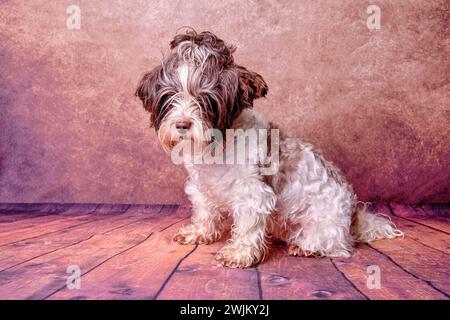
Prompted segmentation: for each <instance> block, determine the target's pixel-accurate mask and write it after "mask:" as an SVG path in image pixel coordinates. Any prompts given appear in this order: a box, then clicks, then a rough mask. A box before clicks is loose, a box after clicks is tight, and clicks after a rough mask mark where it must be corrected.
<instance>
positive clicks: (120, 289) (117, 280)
mask: <svg viewBox="0 0 450 320" xmlns="http://www.w3.org/2000/svg"><path fill="white" fill-rule="evenodd" d="M189 214H190V209H186V208H179V209H178V210H177V211H176V212H175V213H172V214H166V215H163V217H161V219H160V220H159V221H158V222H157V224H156V225H153V226H152V230H153V232H154V233H153V234H152V235H151V236H150V237H149V238H148V239H147V240H146V241H144V242H142V243H140V244H139V245H138V246H135V247H133V248H132V249H130V250H128V251H127V252H124V253H122V254H120V255H118V256H116V257H114V258H113V259H110V260H108V261H107V262H105V263H104V264H102V265H100V266H98V267H96V268H95V269H94V270H92V271H90V272H89V273H88V274H85V275H84V276H83V277H82V279H81V281H82V282H81V283H82V285H81V289H80V290H68V289H66V288H63V289H62V290H60V291H59V292H57V293H55V294H53V295H52V296H50V297H49V298H50V299H129V298H133V299H153V298H155V296H156V295H157V293H158V291H159V290H160V289H161V287H162V286H163V284H164V282H165V281H166V280H167V279H168V277H169V276H170V275H171V273H172V271H173V270H174V268H175V266H176V264H177V262H178V261H179V260H180V259H182V258H183V257H185V256H186V255H187V254H189V253H190V252H191V251H192V250H193V249H194V247H192V246H181V245H179V244H177V243H175V242H173V241H172V236H173V234H174V233H175V231H176V230H177V229H178V228H179V227H180V226H181V225H182V224H183V223H186V218H187V217H188V216H189Z"/></svg>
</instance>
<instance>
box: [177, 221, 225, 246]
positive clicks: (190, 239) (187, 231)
mask: <svg viewBox="0 0 450 320" xmlns="http://www.w3.org/2000/svg"><path fill="white" fill-rule="evenodd" d="M218 237H219V235H218V234H206V233H205V232H204V231H203V228H202V227H201V226H197V225H195V224H189V225H187V226H184V227H181V228H180V229H179V230H178V232H177V233H176V234H175V236H174V237H173V240H174V241H176V242H178V243H179V244H210V243H213V242H214V241H216V240H217V238H218Z"/></svg>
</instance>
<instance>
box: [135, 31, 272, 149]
mask: <svg viewBox="0 0 450 320" xmlns="http://www.w3.org/2000/svg"><path fill="white" fill-rule="evenodd" d="M170 48H171V49H172V51H171V53H170V55H168V56H167V57H165V58H164V60H163V62H162V64H161V65H159V66H157V67H155V68H154V69H153V70H151V71H150V72H148V73H146V74H145V75H144V76H143V78H142V79H141V81H140V83H139V85H138V88H137V90H136V96H138V97H139V98H140V99H141V101H142V103H143V105H144V108H145V109H146V110H147V111H149V112H150V114H151V116H150V121H151V125H153V126H154V127H155V129H156V131H157V133H158V138H159V139H160V141H161V143H162V145H163V147H164V149H165V150H166V151H170V150H171V149H172V148H173V147H174V146H175V145H176V144H177V143H178V142H179V141H181V140H183V139H191V140H192V141H194V142H195V143H198V144H199V145H201V144H202V142H201V141H204V140H202V139H204V137H203V134H204V132H205V131H206V130H208V129H212V128H215V129H219V130H221V131H222V132H223V131H224V130H226V129H228V128H230V127H231V125H232V122H233V120H234V119H235V118H236V117H237V116H239V114H240V113H241V111H242V110H243V109H245V108H251V107H252V106H253V100H254V99H256V98H259V97H264V96H265V95H266V93H267V91H268V88H267V84H266V82H265V81H264V79H263V78H262V77H261V76H260V75H259V74H257V73H255V72H252V71H249V70H247V69H246V68H244V67H242V66H239V65H237V64H235V63H234V59H233V53H234V51H235V48H234V47H232V46H229V45H227V44H225V43H224V42H223V41H222V40H221V39H219V38H217V37H216V36H215V35H214V34H212V33H211V32H202V33H200V34H197V33H196V32H195V31H188V32H186V33H185V34H179V35H176V36H175V38H174V39H173V40H172V41H171V42H170Z"/></svg>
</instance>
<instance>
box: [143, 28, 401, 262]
mask: <svg viewBox="0 0 450 320" xmlns="http://www.w3.org/2000/svg"><path fill="white" fill-rule="evenodd" d="M170 49H171V51H170V54H168V55H166V56H165V57H164V58H163V61H162V63H161V64H160V65H158V66H156V67H155V68H154V69H153V70H151V71H150V72H147V73H145V74H144V75H143V77H142V79H141V80H140V82H139V84H138V88H137V90H136V96H137V97H139V99H140V100H141V101H142V104H143V106H144V108H145V110H147V111H149V112H150V122H151V125H152V126H154V127H155V129H156V132H157V135H158V138H159V140H160V142H161V144H162V146H163V148H164V150H166V151H167V152H173V150H174V149H176V148H177V147H179V146H180V145H183V144H185V143H187V142H192V145H190V147H188V148H187V149H185V150H184V151H185V152H183V154H184V155H186V154H187V155H189V154H190V155H192V154H202V152H204V151H205V150H206V149H208V148H207V147H208V146H209V145H211V143H212V144H213V145H214V144H215V145H221V147H220V148H216V151H215V152H216V153H217V150H218V151H227V150H229V149H232V146H234V144H233V143H234V142H233V143H231V144H229V143H228V142H229V141H228V140H231V139H230V138H229V137H228V135H227V137H226V139H224V140H226V142H227V144H226V146H223V144H220V143H219V142H221V141H220V138H218V139H212V138H211V135H206V134H205V132H206V131H208V130H209V129H216V130H218V131H219V132H220V133H225V132H226V131H228V130H230V129H233V130H241V131H242V130H250V129H257V130H260V129H264V130H269V131H270V132H272V131H274V130H278V131H277V132H279V128H277V127H276V126H275V125H273V124H272V123H271V122H269V121H267V120H266V119H265V118H264V117H263V116H261V115H260V114H258V113H257V112H256V111H254V110H253V102H254V100H255V99H258V98H262V97H265V96H266V94H267V92H268V86H267V84H266V81H265V80H264V79H263V77H262V76H261V75H259V74H258V73H256V72H253V71H250V70H248V69H247V68H245V67H243V66H240V65H238V64H236V63H235V61H234V56H233V54H234V52H235V50H236V48H235V47H234V46H231V45H228V44H226V43H225V42H224V41H223V40H221V39H219V38H218V37H217V36H216V35H214V34H213V33H211V32H201V33H197V32H195V31H194V30H187V31H185V32H183V33H178V34H177V35H175V37H174V39H173V40H172V41H171V42H170ZM205 136H206V138H205ZM268 136H270V134H268ZM261 140H264V138H263V139H261ZM267 140H269V139H267ZM206 142H210V144H208V143H206ZM222 142H223V141H222ZM244 144H245V146H246V147H248V155H245V157H244V158H245V160H246V161H244V163H239V164H233V163H231V164H230V163H228V162H226V163H219V164H217V163H212V164H206V163H196V162H195V161H193V160H192V159H193V157H187V156H184V155H183V160H182V163H183V164H184V166H185V168H186V170H187V172H188V179H187V182H186V186H185V192H186V194H187V196H188V197H189V199H190V201H191V202H192V207H193V214H192V219H191V223H190V224H188V225H186V226H183V227H181V228H180V229H179V231H178V232H177V233H176V235H175V236H174V241H176V242H178V243H180V244H185V245H186V244H191V245H193V244H210V243H213V242H215V241H217V240H219V239H220V238H221V237H222V235H223V233H224V219H225V217H226V216H227V215H230V216H231V217H232V220H233V224H232V227H231V239H229V240H228V242H227V243H226V245H225V246H224V247H223V248H222V249H221V250H220V251H219V252H218V253H217V255H216V260H217V261H218V263H219V264H221V265H223V266H227V267H233V268H246V267H251V266H254V265H255V264H258V263H259V262H261V261H263V259H264V258H265V257H266V254H267V252H268V247H269V246H268V244H269V243H270V242H271V241H272V240H273V239H277V240H281V241H284V242H285V243H287V245H288V246H289V254H290V255H294V256H313V257H323V256H326V257H350V256H351V253H352V250H353V248H354V245H355V243H357V242H371V241H374V240H378V239H383V238H395V237H399V236H402V232H401V231H400V230H398V229H397V228H396V227H395V225H394V224H393V223H392V222H391V221H390V220H389V219H388V218H386V217H384V216H382V215H380V214H376V213H370V212H369V210H367V208H366V205H364V204H361V203H359V202H358V201H357V197H356V195H355V193H354V191H353V189H352V187H351V185H350V184H349V183H348V182H347V181H346V180H345V178H344V177H343V175H342V174H341V173H340V171H339V170H338V169H337V168H336V167H334V166H333V164H332V163H330V162H329V161H327V160H325V159H324V158H323V156H322V155H321V154H320V153H319V152H317V151H316V150H315V149H314V148H313V146H311V145H310V144H307V143H304V142H302V141H301V140H300V139H298V138H296V137H293V136H290V135H288V134H285V133H278V141H277V143H275V144H274V146H270V147H269V148H268V149H271V150H270V152H269V154H266V155H264V152H262V153H261V152H259V151H260V150H259V149H260V147H259V146H256V147H254V146H253V147H252V145H250V144H249V143H247V142H246V143H244ZM192 146H194V147H195V146H197V148H194V149H192V148H193V147H192ZM230 146H231V147H230ZM221 148H222V149H221ZM186 150H187V151H186ZM219 153H220V152H219ZM274 154H277V156H278V161H276V164H275V165H274V167H275V169H276V170H274V172H273V173H270V174H267V172H265V171H264V170H266V169H267V168H266V166H265V165H263V164H266V163H267V160H268V159H269V160H273V159H271V158H270V157H271V156H272V155H274ZM232 156H233V155H232ZM225 157H228V156H225ZM219 158H220V155H219ZM273 162H274V163H275V161H273Z"/></svg>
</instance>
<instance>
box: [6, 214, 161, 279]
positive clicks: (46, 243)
mask: <svg viewBox="0 0 450 320" xmlns="http://www.w3.org/2000/svg"><path fill="white" fill-rule="evenodd" d="M160 210H161V207H160V206H152V207H150V208H144V207H142V208H139V207H134V208H133V209H132V210H129V212H127V213H126V214H122V215H113V216H111V217H108V218H105V219H101V220H100V221H99V220H98V219H97V220H95V222H94V223H89V224H83V225H80V226H77V227H74V228H71V229H68V230H63V231H58V232H54V233H50V234H45V235H43V236H38V237H35V238H32V239H29V240H23V241H18V242H15V243H12V244H10V245H6V246H3V247H2V249H1V251H0V271H4V270H6V269H9V268H11V267H13V266H17V265H18V264H20V263H23V262H26V261H30V260H31V259H33V258H36V257H39V256H42V255H45V254H48V253H51V252H54V251H57V250H60V249H62V248H67V247H69V246H71V245H74V244H77V243H80V242H82V241H85V240H88V239H89V238H91V237H93V236H94V235H96V234H101V233H106V232H108V231H110V230H115V229H117V228H120V227H122V226H124V225H128V224H131V223H137V222H141V221H142V223H145V222H147V221H146V219H147V220H148V219H155V218H158V216H157V214H158V213H159V211H160ZM60 218H61V219H64V217H60Z"/></svg>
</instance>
